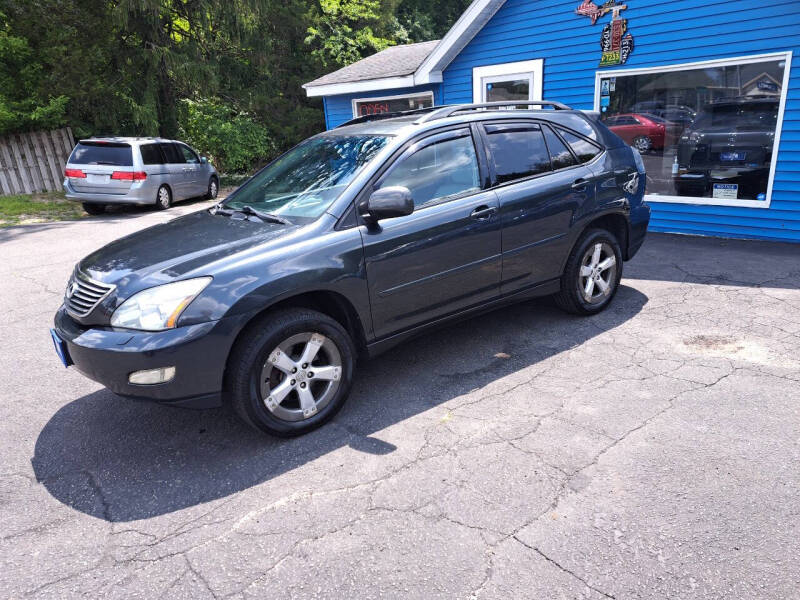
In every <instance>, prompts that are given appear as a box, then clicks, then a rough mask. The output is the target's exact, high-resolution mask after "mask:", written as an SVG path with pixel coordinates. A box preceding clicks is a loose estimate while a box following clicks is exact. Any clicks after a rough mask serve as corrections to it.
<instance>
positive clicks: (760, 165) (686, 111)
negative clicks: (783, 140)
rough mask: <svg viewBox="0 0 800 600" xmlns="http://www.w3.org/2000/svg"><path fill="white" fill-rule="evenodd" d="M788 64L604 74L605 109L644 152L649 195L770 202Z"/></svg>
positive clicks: (753, 62)
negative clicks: (769, 192) (768, 195)
mask: <svg viewBox="0 0 800 600" xmlns="http://www.w3.org/2000/svg"><path fill="white" fill-rule="evenodd" d="M785 67H786V63H785V60H783V59H772V60H763V59H759V60H755V59H754V60H750V61H748V60H747V59H743V60H741V61H739V62H733V61H725V62H724V63H720V64H719V65H718V66H713V65H712V66H707V65H704V66H702V67H681V68H679V69H672V70H664V69H658V70H650V71H648V70H646V69H642V70H640V71H637V72H634V73H630V72H625V73H624V74H623V73H621V74H619V75H615V76H612V74H611V73H608V74H600V76H599V81H598V85H599V89H598V98H599V110H600V111H601V114H602V118H603V120H604V122H605V123H606V125H607V126H608V127H609V129H611V130H612V131H613V132H614V133H616V134H617V135H619V136H620V137H621V138H622V139H624V140H625V141H626V142H627V143H629V144H630V145H631V146H633V147H634V148H635V149H637V150H638V151H639V152H640V153H641V154H642V158H643V159H644V163H645V166H646V168H647V193H648V195H652V196H665V197H673V198H674V197H678V198H686V199H687V200H691V199H697V202H700V203H702V202H703V199H706V198H707V199H711V202H712V203H716V204H732V205H735V204H739V203H742V202H745V203H747V204H748V205H753V204H757V203H759V202H763V203H764V205H766V201H767V193H768V190H769V183H770V182H769V178H770V173H771V166H772V159H773V151H774V149H775V141H776V137H777V135H776V134H777V133H778V131H779V126H778V125H779V124H778V114H779V111H780V107H781V102H782V101H783V98H784V95H783V81H784V71H785ZM655 199H656V198H654V200H655ZM666 199H667V198H665V200H666Z"/></svg>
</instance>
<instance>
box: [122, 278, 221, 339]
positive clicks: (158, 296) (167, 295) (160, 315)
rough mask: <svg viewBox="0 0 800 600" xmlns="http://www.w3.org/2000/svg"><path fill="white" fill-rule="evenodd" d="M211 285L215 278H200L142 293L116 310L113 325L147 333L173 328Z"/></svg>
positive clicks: (129, 299)
mask: <svg viewBox="0 0 800 600" xmlns="http://www.w3.org/2000/svg"><path fill="white" fill-rule="evenodd" d="M209 283H211V277H198V278H197V279H186V280H184V281H176V282H175V283H167V284H165V285H159V286H157V287H153V288H150V289H147V290H142V291H141V292H139V293H137V294H134V295H133V296H131V297H130V298H128V299H127V300H125V302H123V303H122V305H121V306H120V307H119V308H117V310H115V311H114V314H113V315H112V316H111V324H112V325H113V326H114V327H126V328H128V329H144V330H145V331H159V330H161V329H171V328H173V327H175V323H177V322H178V317H180V316H181V313H182V312H183V310H184V309H185V308H186V307H187V306H189V303H190V302H191V301H192V300H194V299H195V298H196V297H197V295H198V294H199V293H200V292H202V291H203V289H204V288H205V287H206V286H207V285H208V284H209Z"/></svg>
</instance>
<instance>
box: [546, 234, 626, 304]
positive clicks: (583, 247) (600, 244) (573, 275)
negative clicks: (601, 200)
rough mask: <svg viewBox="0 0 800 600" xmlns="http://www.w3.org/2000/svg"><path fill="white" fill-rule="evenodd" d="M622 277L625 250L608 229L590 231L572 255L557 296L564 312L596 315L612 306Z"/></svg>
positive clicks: (579, 242)
mask: <svg viewBox="0 0 800 600" xmlns="http://www.w3.org/2000/svg"><path fill="white" fill-rule="evenodd" d="M621 278H622V251H621V250H620V247H619V242H618V241H617V238H616V237H615V236H614V235H613V234H611V233H610V232H608V231H605V230H604V229H590V230H588V231H586V232H584V234H583V235H582V236H581V238H580V239H579V240H578V243H577V244H575V247H574V248H573V249H572V253H570V256H569V259H568V260H567V266H566V268H565V269H564V274H563V275H562V276H561V291H560V292H559V293H558V294H556V295H555V296H554V298H555V301H556V304H557V305H558V306H559V308H561V309H562V310H565V311H567V312H570V313H573V314H576V315H593V314H595V313H598V312H600V311H601V310H603V309H604V308H605V307H606V306H608V304H609V302H611V299H612V298H613V297H614V295H615V294H616V293H617V289H618V288H619V282H620V279H621Z"/></svg>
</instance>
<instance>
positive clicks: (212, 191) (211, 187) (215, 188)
mask: <svg viewBox="0 0 800 600" xmlns="http://www.w3.org/2000/svg"><path fill="white" fill-rule="evenodd" d="M218 194H219V180H218V179H217V178H216V177H213V176H212V177H211V178H209V180H208V191H207V192H206V199H207V200H214V199H215V198H216V197H217V195H218Z"/></svg>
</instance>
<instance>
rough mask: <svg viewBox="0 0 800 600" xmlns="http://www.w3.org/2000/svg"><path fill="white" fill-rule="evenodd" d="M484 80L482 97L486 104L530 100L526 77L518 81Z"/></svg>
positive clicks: (512, 79)
mask: <svg viewBox="0 0 800 600" xmlns="http://www.w3.org/2000/svg"><path fill="white" fill-rule="evenodd" d="M486 79H490V78H488V77H487V78H485V79H484V82H483V84H484V86H485V87H486V89H485V90H484V97H485V98H486V102H502V101H504V100H530V99H531V97H530V88H531V82H530V79H529V78H528V77H525V78H524V79H523V78H520V79H514V78H511V79H499V78H491V79H496V81H486Z"/></svg>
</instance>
